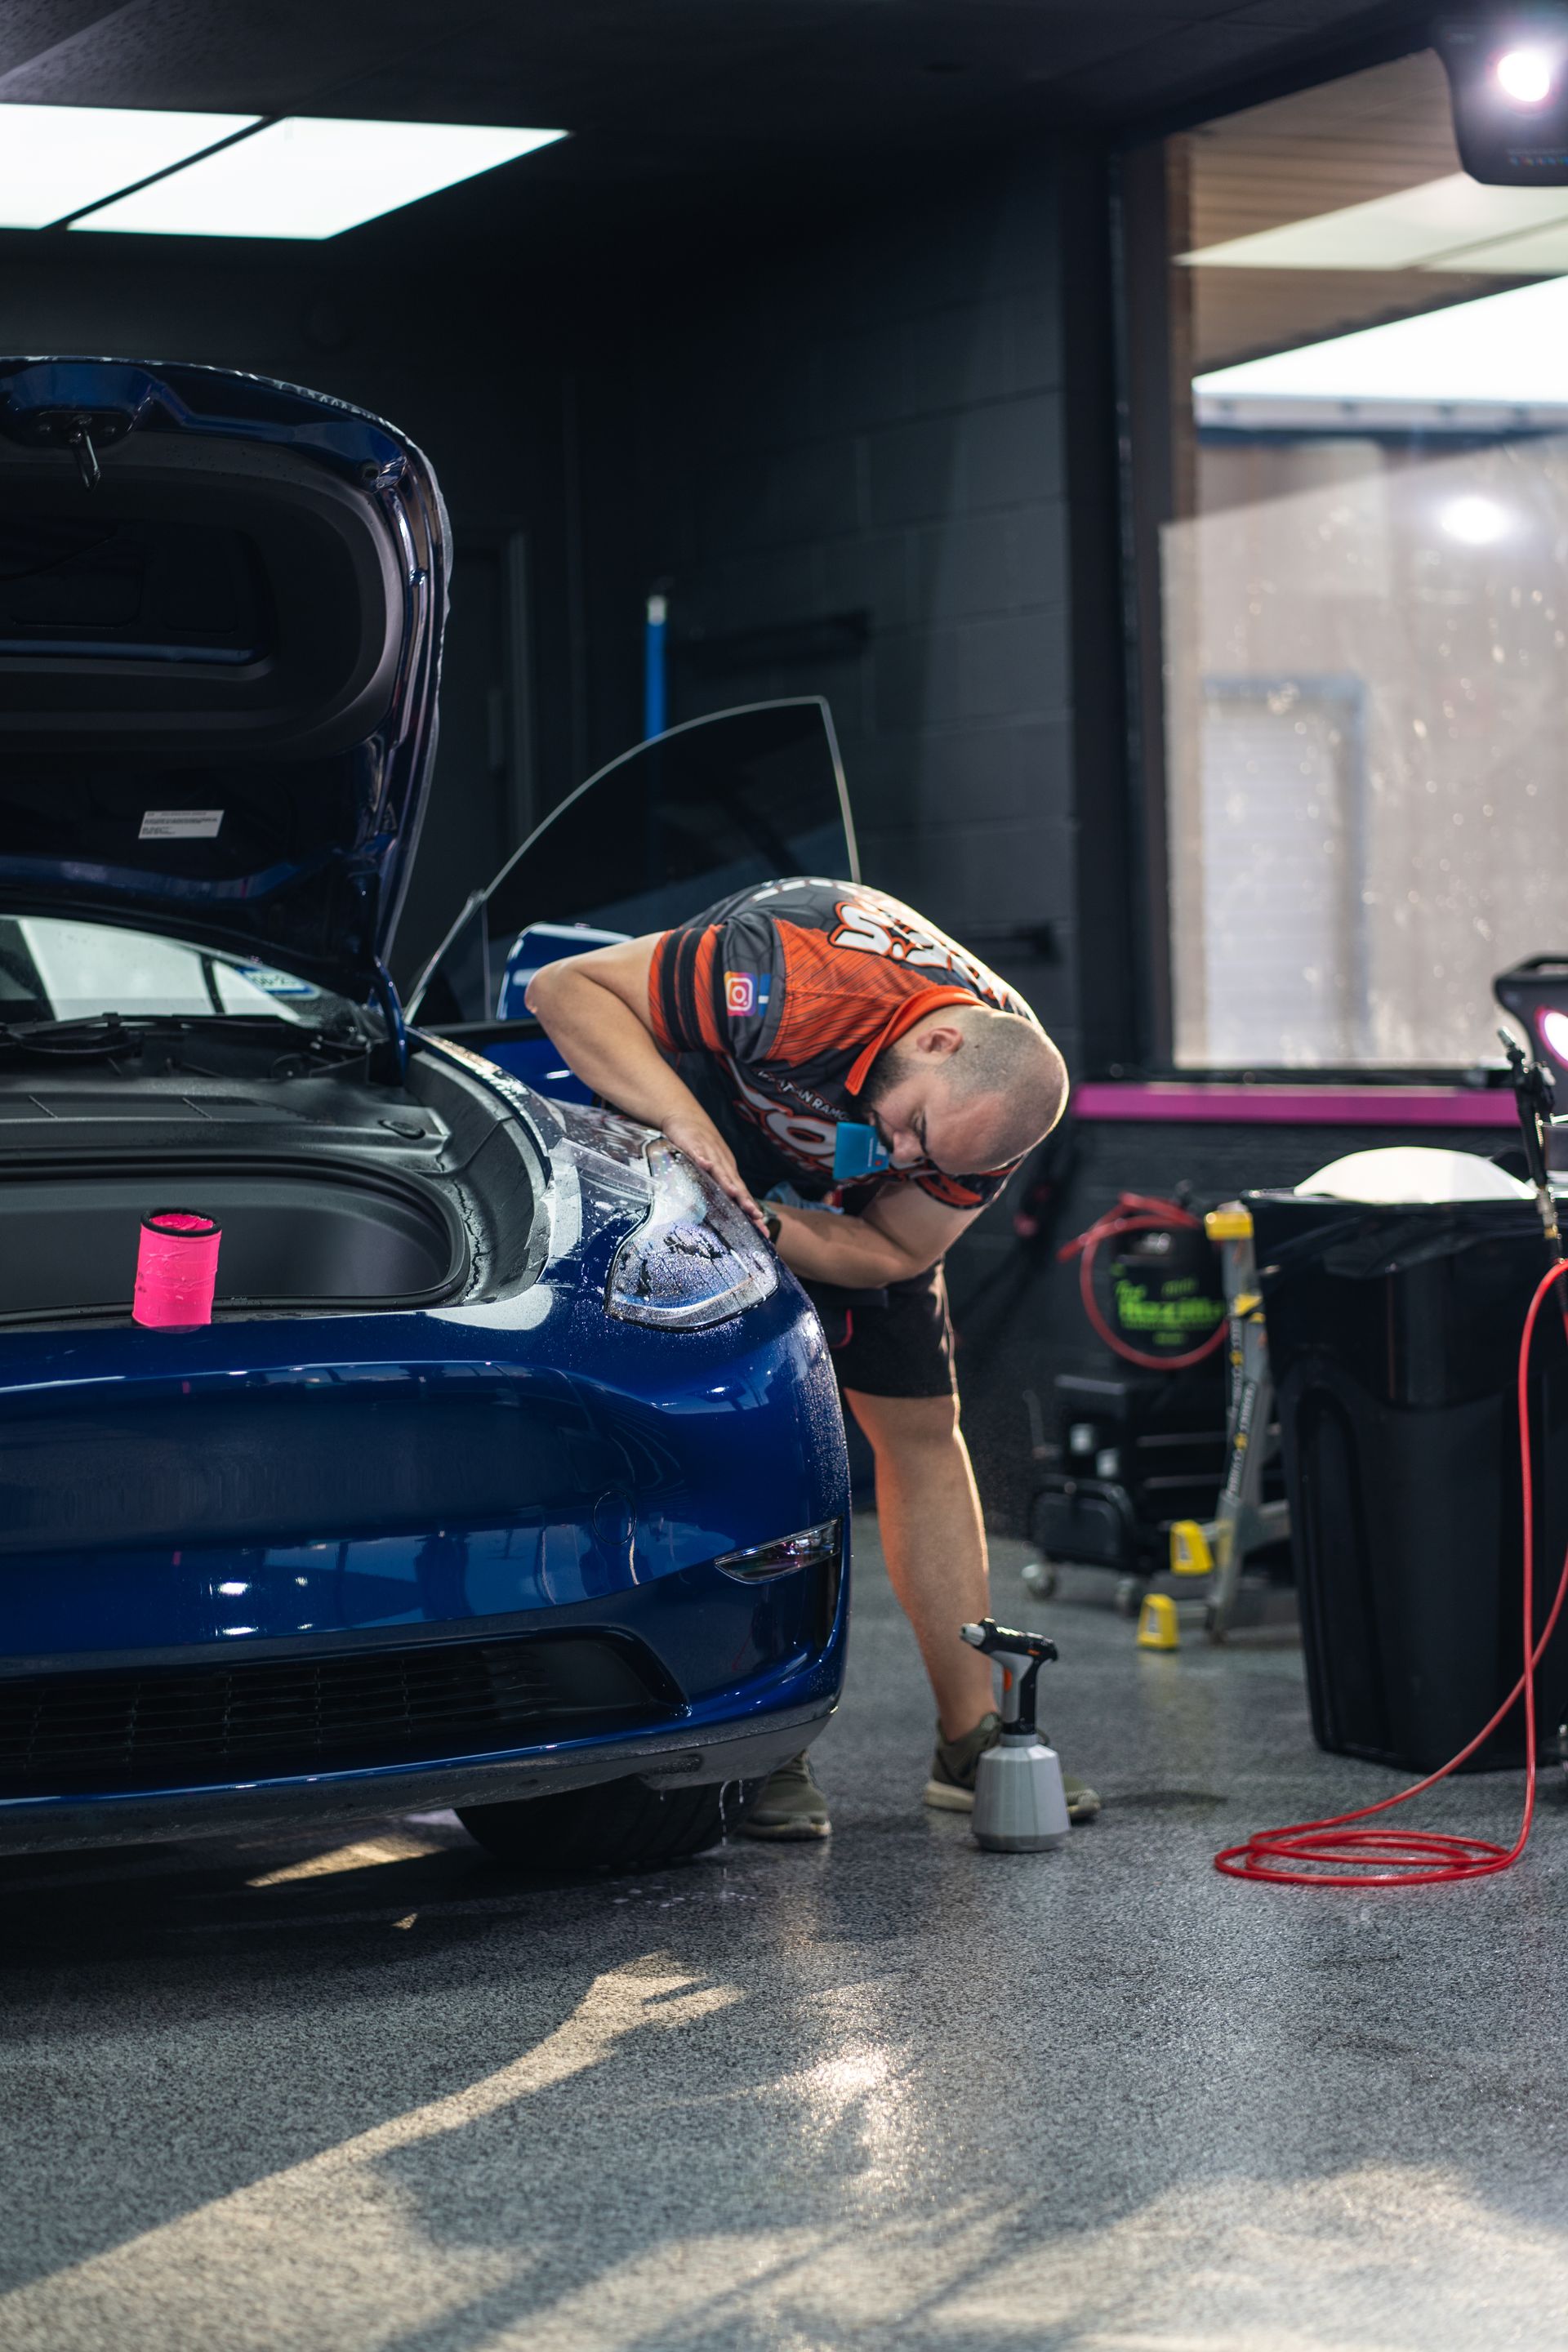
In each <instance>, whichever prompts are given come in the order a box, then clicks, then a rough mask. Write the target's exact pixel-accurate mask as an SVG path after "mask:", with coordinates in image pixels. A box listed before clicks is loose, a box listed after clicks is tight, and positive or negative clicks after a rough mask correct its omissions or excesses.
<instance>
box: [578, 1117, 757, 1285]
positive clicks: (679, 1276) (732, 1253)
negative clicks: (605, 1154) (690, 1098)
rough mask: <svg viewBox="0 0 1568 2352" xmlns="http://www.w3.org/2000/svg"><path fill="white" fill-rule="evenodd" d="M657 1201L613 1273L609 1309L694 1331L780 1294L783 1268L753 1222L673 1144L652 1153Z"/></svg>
mask: <svg viewBox="0 0 1568 2352" xmlns="http://www.w3.org/2000/svg"><path fill="white" fill-rule="evenodd" d="M647 1168H648V1178H649V1181H650V1182H651V1184H652V1186H653V1199H652V1202H651V1203H650V1205H649V1208H648V1213H647V1216H646V1217H645V1219H644V1220H643V1222H642V1223H641V1224H640V1225H639V1226H638V1227H637V1231H636V1233H635V1234H632V1235H631V1237H630V1239H629V1240H627V1241H625V1242H623V1243H622V1244H621V1246H620V1248H619V1249H618V1250H617V1251H616V1262H615V1264H614V1265H613V1266H612V1267H611V1268H610V1280H609V1286H608V1289H607V1290H606V1292H605V1306H606V1307H608V1309H609V1311H610V1313H611V1314H612V1315H618V1316H620V1317H621V1318H623V1319H624V1320H625V1321H626V1322H627V1323H653V1324H657V1325H658V1328H660V1329H661V1330H665V1331H694V1330H697V1329H699V1328H700V1327H701V1326H702V1325H703V1324H705V1323H721V1322H723V1321H724V1319H725V1318H726V1317H727V1316H731V1315H739V1314H740V1312H741V1310H742V1307H755V1306H757V1305H758V1304H759V1303H760V1301H761V1300H763V1299H764V1298H768V1297H772V1295H773V1292H774V1291H775V1290H776V1289H777V1288H778V1285H779V1269H778V1261H777V1259H776V1258H775V1257H774V1256H773V1252H772V1250H771V1249H770V1248H769V1247H768V1244H767V1243H766V1242H765V1241H764V1240H763V1237H762V1235H761V1234H759V1233H758V1232H757V1230H756V1228H755V1227H754V1226H753V1224H752V1221H751V1219H750V1218H749V1217H747V1216H744V1215H743V1214H742V1212H741V1211H740V1210H739V1209H738V1208H736V1206H735V1204H734V1202H732V1201H731V1200H728V1199H727V1198H726V1197H725V1195H724V1194H723V1193H722V1192H720V1190H719V1188H718V1186H717V1185H716V1184H710V1183H708V1182H706V1181H704V1179H703V1178H702V1177H701V1176H700V1175H699V1173H698V1171H696V1169H695V1168H693V1167H691V1166H690V1165H689V1163H688V1162H687V1161H686V1160H682V1159H680V1158H679V1155H678V1154H677V1153H675V1152H673V1151H671V1150H670V1149H669V1147H668V1144H665V1143H650V1144H649V1145H648V1147H647Z"/></svg>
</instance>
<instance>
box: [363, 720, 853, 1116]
mask: <svg viewBox="0 0 1568 2352" xmlns="http://www.w3.org/2000/svg"><path fill="white" fill-rule="evenodd" d="M792 874H820V875H828V876H832V877H835V878H836V879H837V878H840V877H841V878H843V879H844V880H846V881H850V882H858V880H859V878H860V867H859V860H858V856H857V853H856V847H855V827H854V823H853V820H852V818H851V816H850V812H849V800H848V794H847V792H846V790H845V785H844V772H843V768H842V766H841V764H840V762H839V757H838V745H837V740H836V738H835V736H834V732H833V720H832V718H831V716H830V714H829V711H828V708H827V705H826V702H825V701H823V700H822V698H820V697H819V696H816V695H804V696H800V697H797V698H792V699H790V700H788V701H783V702H757V703H750V704H747V705H746V706H744V707H743V708H742V709H738V710H721V711H719V712H717V713H715V714H714V716H712V717H711V718H708V719H690V720H689V721H688V722H687V724H686V725H685V726H683V727H673V728H671V729H670V730H669V732H668V734H665V735H657V736H655V737H654V738H653V739H652V740H650V741H649V742H647V743H639V744H638V745H637V749H636V750H635V751H626V752H624V753H623V754H622V756H621V757H620V758H619V759H618V760H613V761H611V762H610V764H609V766H608V767H607V768H601V769H600V771H599V772H598V774H597V775H595V776H590V777H589V779H588V781H587V782H586V783H585V784H581V785H579V787H578V789H577V790H576V791H575V792H574V793H571V794H570V795H569V797H568V798H567V799H565V800H564V801H563V802H562V803H561V804H560V806H559V807H558V808H556V809H553V810H552V812H551V814H549V815H548V816H547V817H546V818H545V819H544V821H543V823H542V824H540V825H537V826H536V827H535V829H534V831H533V832H532V833H531V834H530V835H529V837H528V839H527V840H526V841H525V842H524V843H523V844H522V845H521V848H520V849H518V850H516V851H515V852H514V853H513V855H512V856H511V857H510V859H509V860H508V861H507V863H506V865H505V866H502V867H501V870H500V873H499V874H498V875H497V876H496V877H495V879H494V881H493V882H491V883H490V885H489V887H488V888H487V889H484V890H479V891H476V892H475V894H474V896H473V897H472V898H470V899H469V900H468V905H467V906H466V907H465V908H463V911H462V913H461V914H460V915H459V916H458V919H457V921H456V922H455V923H454V924H453V926H452V929H450V931H449V932H448V933H447V937H446V939H445V940H443V941H442V943H441V945H440V947H439V948H438V949H437V951H436V953H435V955H434V956H433V957H432V959H431V961H430V962H429V963H428V964H427V965H426V969H425V971H423V972H422V973H421V975H420V977H419V979H418V981H417V982H416V984H415V987H414V990H413V992H412V994H411V997H410V1001H409V1015H410V1018H411V1019H413V1020H416V1021H417V1022H418V1023H419V1024H420V1026H421V1027H423V1028H426V1029H435V1030H438V1031H440V1032H441V1033H442V1034H446V1035H448V1036H454V1037H458V1038H460V1039H461V1041H462V1042H463V1043H464V1044H465V1045H470V1046H473V1047H474V1048H475V1049H476V1050H478V1051H481V1052H483V1053H485V1054H487V1055H489V1056H490V1057H491V1058H492V1059H493V1060H495V1061H497V1062H500V1063H501V1064H502V1065H503V1066H505V1067H506V1068H508V1069H510V1070H512V1071H513V1072H515V1074H516V1075H517V1076H520V1077H523V1078H526V1079H527V1080H528V1082H529V1084H530V1085H531V1086H536V1087H540V1088H541V1090H542V1091H543V1092H545V1093H562V1094H564V1093H571V1094H573V1095H574V1096H576V1097H577V1098H578V1099H585V1098H586V1097H584V1095H583V1092H582V1089H581V1088H580V1087H578V1086H577V1084H576V1081H575V1080H574V1079H571V1078H569V1077H568V1076H567V1075H566V1074H565V1073H564V1072H563V1071H561V1070H560V1068H559V1063H558V1060H557V1057H556V1055H555V1053H554V1050H553V1048H552V1046H551V1045H550V1044H549V1041H548V1040H547V1039H546V1038H545V1036H544V1034H543V1033H542V1030H541V1028H540V1026H539V1024H538V1023H537V1022H536V1021H532V1020H530V1019H527V1018H526V1017H519V1016H520V1014H521V989H522V986H523V984H524V983H525V980H526V976H527V974H528V972H529V971H531V970H532V969H535V968H537V966H538V965H539V964H540V963H543V962H547V961H552V959H553V958H554V957H557V956H560V955H563V954H572V953H575V952H577V951H578V950H580V949H582V948H584V947H595V946H598V945H599V944H600V943H601V942H602V941H604V940H606V939H633V938H636V937H637V936H638V935H639V934H640V933H642V932H644V931H658V930H665V929H668V928H669V926H670V925H671V924H673V923H679V922H683V921H684V920H685V919H687V918H688V917H689V916H690V915H694V914H696V913H698V912H699V911H700V908H703V907H706V906H710V905H711V904H712V902H713V901H714V900H715V899H718V898H725V897H727V896H728V895H729V893H730V892H731V891H733V890H742V889H744V888H745V887H746V886H747V884H748V883H760V882H769V881H773V880H774V879H775V878H777V877H783V876H786V875H792Z"/></svg>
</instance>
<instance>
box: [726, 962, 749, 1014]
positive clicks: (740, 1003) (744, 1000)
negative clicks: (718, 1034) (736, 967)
mask: <svg viewBox="0 0 1568 2352" xmlns="http://www.w3.org/2000/svg"><path fill="white" fill-rule="evenodd" d="M724 1009H725V1011H726V1012H727V1013H729V1015H730V1018H731V1021H739V1020H742V1019H743V1018H744V1016H745V1015H746V1014H747V1013H754V1012H755V1011H756V1009H757V983H756V979H755V976H754V974H752V972H749V971H727V972H726V973H725V974H724Z"/></svg>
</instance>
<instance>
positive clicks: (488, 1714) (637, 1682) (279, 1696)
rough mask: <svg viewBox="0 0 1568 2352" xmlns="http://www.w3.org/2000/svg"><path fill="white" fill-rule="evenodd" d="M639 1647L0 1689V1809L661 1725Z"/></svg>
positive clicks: (589, 1644) (305, 1663)
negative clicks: (5, 1803) (20, 1800)
mask: <svg viewBox="0 0 1568 2352" xmlns="http://www.w3.org/2000/svg"><path fill="white" fill-rule="evenodd" d="M638 1649H639V1645H635V1644H631V1643H621V1642H614V1641H607V1640H604V1639H600V1638H598V1637H595V1636H573V1635H559V1636H549V1635H545V1636H540V1635H533V1636H526V1637H522V1638H518V1639H512V1640H510V1641H500V1642H453V1643H444V1644H432V1645H430V1646H427V1647H426V1648H423V1649H397V1650H371V1651H364V1652H361V1653H359V1654H353V1655H351V1656H347V1657H335V1658H333V1657H320V1658H299V1657H291V1658H281V1659H279V1658H269V1659H262V1660H258V1661H257V1662H255V1663H254V1664H245V1663H242V1662H239V1661H237V1662H236V1663H235V1664H232V1665H231V1664H222V1665H199V1666H174V1667H166V1666H158V1667H151V1668H147V1669H145V1670H139V1671H132V1672H120V1671H116V1670H113V1669H110V1670H108V1671H102V1672H100V1671H95V1672H90V1673H85V1674H67V1675H39V1676H37V1677H29V1678H27V1679H26V1680H22V1681H17V1682H5V1681H0V1796H37V1795H43V1794H46V1793H51V1794H52V1793H56V1792H58V1793H60V1794H62V1795H63V1794H67V1793H71V1792H82V1791H86V1790H93V1791H103V1792H106V1793H111V1792H114V1791H118V1790H135V1789H153V1788H159V1787H163V1786H168V1785H175V1786H180V1787H190V1786H192V1785H193V1784H196V1785H200V1784H203V1783H207V1782H212V1781H220V1780H233V1779H246V1780H249V1779H253V1778H258V1777H261V1776H264V1775H284V1774H294V1773H303V1772H310V1771H320V1770H323V1769H329V1770H332V1771H345V1770H349V1771H352V1770H353V1769H368V1768H370V1767H372V1766H374V1765H377V1764H393V1763H416V1762H420V1761H434V1760H436V1759H439V1758H442V1757H447V1756H463V1755H473V1754H479V1753H483V1752H485V1751H487V1750H490V1749H496V1748H525V1747H531V1746H533V1745H535V1744H536V1743H537V1742H540V1741H542V1740H546V1739H551V1738H568V1737H576V1738H582V1737H584V1736H591V1735H592V1734H593V1733H594V1732H595V1731H596V1730H605V1731H610V1730H614V1729H616V1728H624V1727H627V1726H628V1725H630V1724H632V1723H635V1722H638V1721H643V1722H650V1723H658V1722H662V1721H665V1720H667V1719H668V1717H669V1716H670V1715H671V1714H673V1713H675V1712H676V1711H677V1707H678V1705H679V1702H678V1701H677V1700H676V1699H675V1697H674V1696H673V1694H672V1692H671V1691H670V1689H669V1688H668V1685H666V1683H665V1680H664V1677H663V1675H662V1674H661V1672H660V1670H659V1669H658V1666H657V1665H656V1664H655V1662H654V1660H653V1659H652V1658H651V1657H650V1656H647V1654H642V1655H641V1656H639V1654H638Z"/></svg>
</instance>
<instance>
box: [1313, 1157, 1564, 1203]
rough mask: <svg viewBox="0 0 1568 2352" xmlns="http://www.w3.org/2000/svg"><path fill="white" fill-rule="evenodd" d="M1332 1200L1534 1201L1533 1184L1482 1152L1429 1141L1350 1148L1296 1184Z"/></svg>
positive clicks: (1399, 1201)
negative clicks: (1443, 1147)
mask: <svg viewBox="0 0 1568 2352" xmlns="http://www.w3.org/2000/svg"><path fill="white" fill-rule="evenodd" d="M1296 1190H1297V1192H1313V1193H1318V1194H1320V1195H1326V1196H1327V1198H1328V1199H1330V1200H1331V1201H1369V1202H1376V1203H1377V1204H1379V1205H1381V1206H1403V1205H1405V1204H1413V1205H1414V1204H1420V1203H1425V1202H1438V1201H1531V1200H1533V1199H1534V1197H1535V1195H1534V1193H1533V1192H1531V1189H1530V1186H1529V1185H1528V1184H1526V1183H1524V1182H1522V1181H1521V1179H1520V1178H1519V1177H1517V1176H1510V1174H1509V1172H1508V1171H1507V1169H1506V1168H1498V1167H1496V1166H1494V1165H1493V1163H1492V1161H1491V1160H1483V1159H1482V1158H1481V1156H1480V1154H1479V1151H1442V1150H1437V1149H1436V1147H1435V1146H1434V1145H1432V1144H1428V1143H1395V1144H1390V1145H1389V1146H1388V1147H1387V1148H1386V1149H1384V1150H1381V1151H1350V1152H1347V1153H1346V1154H1345V1157H1344V1158H1343V1159H1342V1160H1331V1161H1330V1162H1329V1165H1328V1166H1327V1167H1326V1168H1320V1169H1319V1171H1318V1172H1317V1174H1316V1175H1315V1176H1309V1177H1308V1178H1307V1179H1306V1180H1305V1181H1304V1182H1303V1183H1300V1184H1298V1185H1297V1187H1296Z"/></svg>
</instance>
